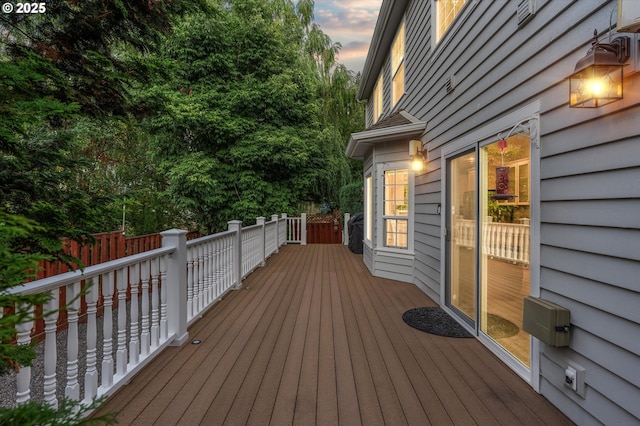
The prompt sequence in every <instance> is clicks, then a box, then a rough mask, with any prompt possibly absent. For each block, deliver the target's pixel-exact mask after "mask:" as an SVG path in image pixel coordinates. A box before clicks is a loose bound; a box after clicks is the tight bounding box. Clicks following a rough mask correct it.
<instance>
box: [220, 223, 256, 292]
mask: <svg viewBox="0 0 640 426" xmlns="http://www.w3.org/2000/svg"><path fill="white" fill-rule="evenodd" d="M227 226H228V227H229V231H235V236H234V241H233V254H232V262H231V269H233V286H232V287H233V289H234V290H240V289H241V288H242V221H241V220H230V221H229V222H227ZM263 253H264V251H263Z"/></svg>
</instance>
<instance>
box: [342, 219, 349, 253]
mask: <svg viewBox="0 0 640 426" xmlns="http://www.w3.org/2000/svg"><path fill="white" fill-rule="evenodd" d="M350 220H351V214H349V213H345V214H344V222H342V244H344V245H345V246H348V245H349V221H350Z"/></svg>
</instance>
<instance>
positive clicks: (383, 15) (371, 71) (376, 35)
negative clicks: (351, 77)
mask: <svg viewBox="0 0 640 426" xmlns="http://www.w3.org/2000/svg"><path fill="white" fill-rule="evenodd" d="M408 3H409V0H383V1H382V5H381V6H380V12H379V13H378V20H377V21H376V27H375V29H374V31H373V36H372V37H371V44H369V51H368V53H367V59H366V60H365V63H364V68H363V69H362V81H361V83H360V86H359V87H358V93H357V95H356V97H357V99H358V100H359V101H362V100H363V99H368V97H369V94H370V93H371V91H372V90H373V86H374V85H375V83H376V81H377V79H378V74H380V69H381V68H382V65H383V64H384V61H385V59H386V56H387V54H388V53H389V48H390V47H391V43H392V42H393V38H394V37H395V35H396V30H397V29H398V25H400V21H402V17H403V16H404V11H405V9H406V8H407V4H408Z"/></svg>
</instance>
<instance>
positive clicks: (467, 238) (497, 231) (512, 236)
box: [454, 219, 530, 264]
mask: <svg viewBox="0 0 640 426" xmlns="http://www.w3.org/2000/svg"><path fill="white" fill-rule="evenodd" d="M475 223H476V222H475V221H474V220H469V219H457V220H456V221H455V228H454V240H455V242H456V245H458V246H460V247H474V246H475ZM529 230H530V228H529V225H528V224H517V223H499V222H484V223H483V224H482V241H481V244H482V253H483V254H485V255H487V256H491V257H494V258H497V259H502V260H507V261H510V262H518V263H523V264H529V241H530V231H529Z"/></svg>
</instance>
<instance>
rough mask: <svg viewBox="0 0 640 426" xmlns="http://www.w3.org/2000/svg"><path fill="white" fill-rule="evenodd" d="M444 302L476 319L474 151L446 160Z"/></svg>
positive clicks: (466, 315) (463, 314) (473, 320)
mask: <svg viewBox="0 0 640 426" xmlns="http://www.w3.org/2000/svg"><path fill="white" fill-rule="evenodd" d="M447 164H448V167H447V227H446V241H447V252H448V256H447V259H448V265H447V266H448V267H447V275H448V277H447V282H448V286H447V295H446V299H447V300H446V301H447V305H448V306H449V307H450V308H452V309H454V310H456V311H458V312H459V313H460V314H461V316H462V318H463V319H464V320H465V321H467V322H468V323H469V324H471V325H473V324H475V321H476V304H477V298H476V287H477V284H476V281H477V280H476V264H475V258H476V253H477V250H476V231H475V230H476V199H477V196H476V187H477V185H476V151H475V150H474V151H470V152H467V153H464V154H462V155H459V156H456V157H453V158H450V159H449V160H447Z"/></svg>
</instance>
